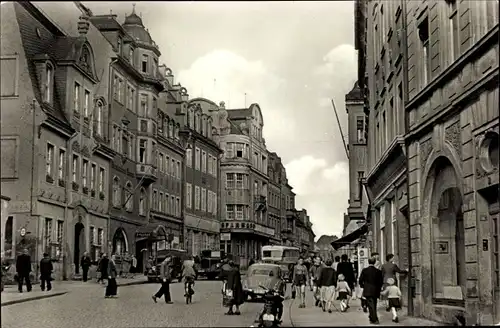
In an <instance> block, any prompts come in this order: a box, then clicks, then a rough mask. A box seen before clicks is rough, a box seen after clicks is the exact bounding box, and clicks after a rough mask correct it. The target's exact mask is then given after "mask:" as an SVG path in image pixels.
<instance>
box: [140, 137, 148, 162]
mask: <svg viewBox="0 0 500 328" xmlns="http://www.w3.org/2000/svg"><path fill="white" fill-rule="evenodd" d="M146 143H147V140H145V139H140V140H139V162H140V163H141V164H146Z"/></svg>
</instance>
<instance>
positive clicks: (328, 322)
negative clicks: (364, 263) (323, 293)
mask: <svg viewBox="0 0 500 328" xmlns="http://www.w3.org/2000/svg"><path fill="white" fill-rule="evenodd" d="M307 301H308V302H307V307H306V308H305V309H299V308H298V306H299V302H298V301H297V300H288V301H285V302H284V304H283V305H284V309H283V324H282V326H283V327H313V326H314V327H331V326H369V325H370V324H369V321H368V314H367V313H364V312H363V310H362V309H361V302H360V301H359V300H356V301H351V308H350V309H349V310H347V312H340V306H339V302H338V301H335V303H334V305H335V306H336V307H337V308H338V309H339V310H338V311H337V310H336V309H335V308H333V313H328V312H323V311H322V310H321V308H319V307H314V306H313V304H312V300H310V299H308V300H307ZM404 312H406V311H401V312H400V313H399V315H400V319H399V320H400V321H399V323H394V322H392V316H391V313H389V312H386V311H385V308H383V307H379V310H378V316H379V320H380V324H381V325H383V326H398V325H402V326H444V325H443V324H440V323H437V322H433V321H429V320H425V319H420V318H414V317H407V316H406V313H404Z"/></svg>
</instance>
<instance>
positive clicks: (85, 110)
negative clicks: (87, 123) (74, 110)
mask: <svg viewBox="0 0 500 328" xmlns="http://www.w3.org/2000/svg"><path fill="white" fill-rule="evenodd" d="M84 94H85V98H84V102H85V104H84V107H83V116H84V117H89V111H90V91H88V90H85V93H84Z"/></svg>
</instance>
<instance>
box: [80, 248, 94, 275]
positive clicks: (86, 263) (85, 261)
mask: <svg viewBox="0 0 500 328" xmlns="http://www.w3.org/2000/svg"><path fill="white" fill-rule="evenodd" d="M91 265H92V259H91V258H90V256H89V253H88V252H85V253H83V256H82V259H81V260H80V266H81V267H82V273H83V275H82V279H83V281H84V282H86V281H87V280H88V276H89V269H90V266H91Z"/></svg>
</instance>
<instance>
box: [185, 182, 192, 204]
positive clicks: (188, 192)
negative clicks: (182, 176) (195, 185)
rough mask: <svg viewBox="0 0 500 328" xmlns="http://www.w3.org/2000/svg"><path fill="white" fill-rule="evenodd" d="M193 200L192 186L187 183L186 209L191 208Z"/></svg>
mask: <svg viewBox="0 0 500 328" xmlns="http://www.w3.org/2000/svg"><path fill="white" fill-rule="evenodd" d="M192 198H193V195H192V185H191V184H190V183H186V207H187V208H191V200H192Z"/></svg>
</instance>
